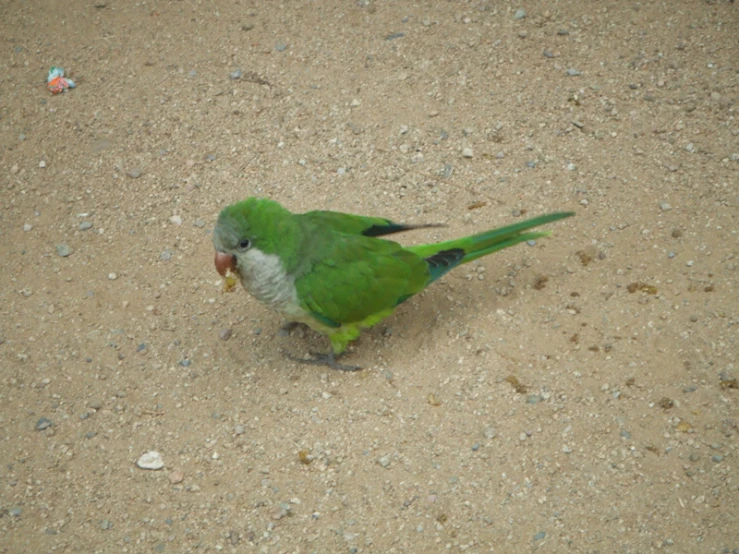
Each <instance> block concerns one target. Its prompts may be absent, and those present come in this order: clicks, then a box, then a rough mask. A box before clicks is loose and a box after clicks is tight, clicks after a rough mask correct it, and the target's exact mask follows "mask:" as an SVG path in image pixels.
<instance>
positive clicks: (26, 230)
mask: <svg viewBox="0 0 739 554" xmlns="http://www.w3.org/2000/svg"><path fill="white" fill-rule="evenodd" d="M31 229H33V225H31V224H30V223H24V224H23V230H24V231H25V232H28V231H30V230H31Z"/></svg>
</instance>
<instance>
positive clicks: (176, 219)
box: [169, 215, 182, 225]
mask: <svg viewBox="0 0 739 554" xmlns="http://www.w3.org/2000/svg"><path fill="white" fill-rule="evenodd" d="M169 222H170V223H174V224H175V225H182V218H181V217H180V216H178V215H173V216H172V217H170V218H169Z"/></svg>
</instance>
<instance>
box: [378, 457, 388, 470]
mask: <svg viewBox="0 0 739 554" xmlns="http://www.w3.org/2000/svg"><path fill="white" fill-rule="evenodd" d="M377 463H378V464H380V465H381V466H382V467H384V468H385V469H387V468H389V467H390V456H382V457H381V458H379V459H378V460H377Z"/></svg>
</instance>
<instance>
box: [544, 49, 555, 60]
mask: <svg viewBox="0 0 739 554" xmlns="http://www.w3.org/2000/svg"><path fill="white" fill-rule="evenodd" d="M544 57H545V58H553V57H554V54H553V53H552V51H551V50H547V49H546V48H545V49H544Z"/></svg>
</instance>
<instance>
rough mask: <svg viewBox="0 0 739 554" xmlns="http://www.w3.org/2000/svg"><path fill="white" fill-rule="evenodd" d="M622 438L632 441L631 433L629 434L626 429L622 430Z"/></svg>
mask: <svg viewBox="0 0 739 554" xmlns="http://www.w3.org/2000/svg"><path fill="white" fill-rule="evenodd" d="M621 436H622V437H623V438H625V439H630V438H631V433H629V432H628V431H627V430H626V429H621Z"/></svg>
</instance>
